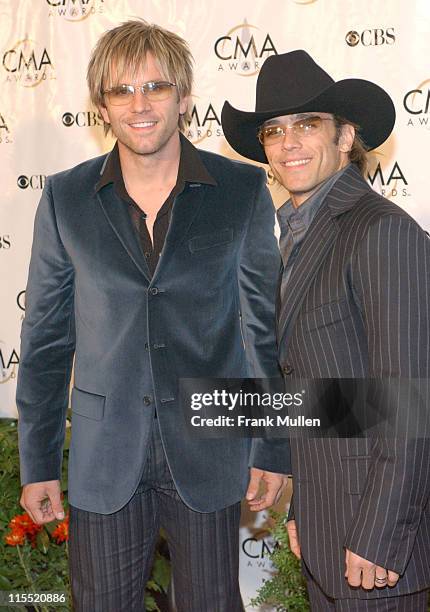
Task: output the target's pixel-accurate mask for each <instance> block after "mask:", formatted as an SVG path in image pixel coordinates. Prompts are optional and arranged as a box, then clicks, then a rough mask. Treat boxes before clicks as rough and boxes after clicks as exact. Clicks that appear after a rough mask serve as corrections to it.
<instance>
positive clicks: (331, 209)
mask: <svg viewBox="0 0 430 612" xmlns="http://www.w3.org/2000/svg"><path fill="white" fill-rule="evenodd" d="M369 190H370V187H369V186H368V184H367V183H366V182H365V181H364V179H363V178H362V176H361V175H360V172H359V170H358V168H357V167H356V166H355V165H354V164H351V165H350V166H349V167H348V168H347V169H346V170H345V172H344V173H343V174H342V176H341V177H340V178H339V179H338V180H337V181H336V183H335V184H334V185H333V188H332V189H331V190H330V192H329V193H328V194H327V196H326V198H325V201H324V203H323V204H322V206H321V207H320V209H319V210H318V212H317V214H316V215H315V218H314V220H313V221H312V223H311V226H310V228H309V230H308V232H307V234H306V236H305V238H304V240H303V243H302V245H301V248H300V252H299V255H298V258H297V262H296V263H295V265H294V267H293V269H292V271H291V276H290V279H289V281H288V286H287V296H286V299H285V301H284V303H283V304H281V307H280V310H279V321H278V345H279V347H280V350H281V351H282V353H284V352H285V350H286V347H287V344H288V341H289V339H290V336H291V332H292V330H293V327H294V324H295V321H296V319H297V315H298V313H299V310H300V306H301V304H302V303H303V300H304V299H305V297H306V294H307V291H308V289H309V287H310V285H311V283H312V281H313V279H314V278H315V276H316V274H317V272H318V270H319V268H320V267H321V265H322V264H323V262H324V260H325V258H326V257H327V255H328V253H329V252H330V251H331V249H332V246H333V243H334V241H335V240H336V236H337V234H338V232H339V225H338V220H337V217H339V216H340V215H342V214H343V213H345V212H347V211H348V210H350V209H351V208H352V207H353V206H354V204H355V203H356V202H357V201H358V200H359V199H360V198H361V196H362V195H364V193H366V192H368V191H369Z"/></svg>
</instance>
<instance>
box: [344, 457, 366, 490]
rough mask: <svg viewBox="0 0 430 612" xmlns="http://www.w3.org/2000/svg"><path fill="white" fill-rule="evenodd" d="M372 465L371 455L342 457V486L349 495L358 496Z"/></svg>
mask: <svg viewBox="0 0 430 612" xmlns="http://www.w3.org/2000/svg"><path fill="white" fill-rule="evenodd" d="M371 463H372V456H371V455H348V456H345V457H342V485H343V489H344V491H346V493H349V494H350V495H360V494H361V493H362V492H363V490H364V486H365V483H366V479H367V474H368V472H369V468H370V465H371Z"/></svg>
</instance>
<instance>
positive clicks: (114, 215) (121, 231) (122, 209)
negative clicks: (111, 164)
mask: <svg viewBox="0 0 430 612" xmlns="http://www.w3.org/2000/svg"><path fill="white" fill-rule="evenodd" d="M96 196H97V198H98V200H99V202H100V205H101V207H102V209H103V212H104V214H105V215H106V218H107V220H108V222H109V224H110V225H111V227H112V229H113V231H114V232H115V234H116V235H117V236H118V238H119V240H120V242H121V244H122V246H123V247H124V248H125V250H126V251H127V253H128V254H129V256H130V257H131V259H132V260H133V262H134V263H135V265H136V266H137V268H138V269H139V271H140V272H141V273H142V274H143V276H144V277H145V278H146V279H147V280H148V282H151V274H150V272H149V269H148V266H147V264H146V260H145V257H144V255H143V253H142V249H141V246H140V243H139V237H138V235H137V232H136V230H135V228H134V227H133V222H132V220H131V218H130V215H129V213H128V210H127V207H126V206H124V202H122V201H121V200H120V199H119V198H118V196H117V195H116V193H115V188H114V186H113V184H110V185H106V187H104V188H103V189H101V190H100V191H99V192H97V194H96Z"/></svg>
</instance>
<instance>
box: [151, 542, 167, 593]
mask: <svg viewBox="0 0 430 612" xmlns="http://www.w3.org/2000/svg"><path fill="white" fill-rule="evenodd" d="M151 577H152V579H153V580H155V582H156V583H157V584H159V585H160V587H161V588H162V589H163V591H164V592H165V593H167V589H168V587H169V583H170V562H169V561H168V560H167V559H166V558H165V557H163V555H161V554H160V553H159V552H158V551H157V552H156V553H155V559H154V565H153V568H152V576H151Z"/></svg>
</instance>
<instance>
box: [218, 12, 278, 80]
mask: <svg viewBox="0 0 430 612" xmlns="http://www.w3.org/2000/svg"><path fill="white" fill-rule="evenodd" d="M214 51H215V55H216V57H217V58H218V60H220V63H219V64H218V70H222V71H225V70H227V71H231V72H235V73H236V74H238V75H239V76H253V75H255V74H257V73H258V72H259V70H260V68H261V64H262V63H263V62H264V60H265V59H267V57H268V56H269V55H271V54H277V53H278V52H277V51H276V48H275V45H274V44H273V40H272V38H271V36H270V34H267V33H266V34H263V33H261V32H260V30H259V28H257V26H254V25H251V24H249V23H247V21H246V19H245V20H244V23H241V24H240V25H237V26H235V27H234V28H232V29H231V30H229V31H228V32H227V34H226V35H225V36H220V37H219V38H217V40H216V41H215V44H214Z"/></svg>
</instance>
